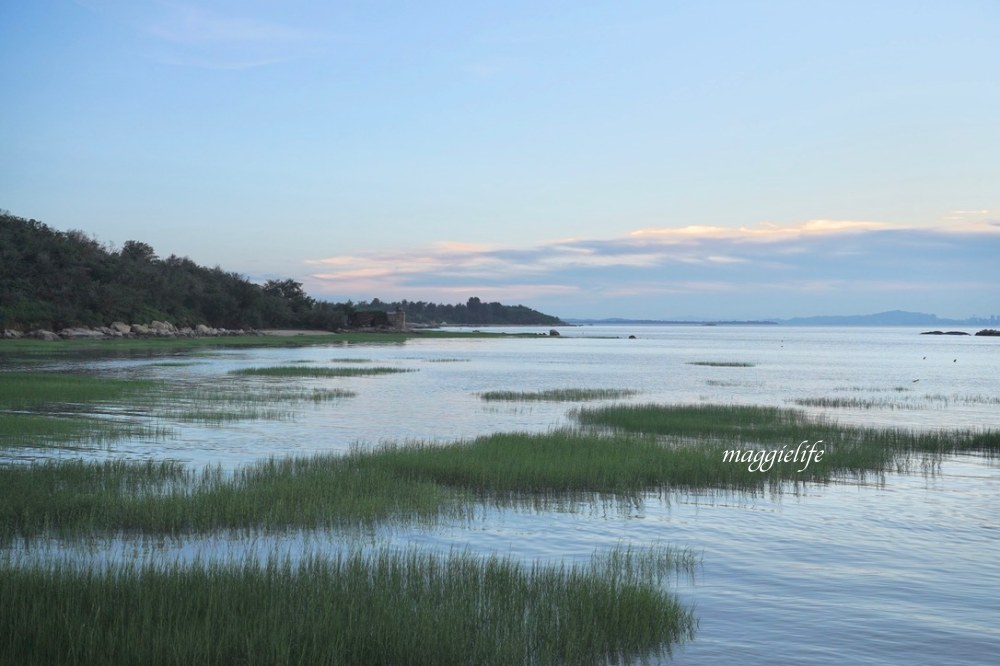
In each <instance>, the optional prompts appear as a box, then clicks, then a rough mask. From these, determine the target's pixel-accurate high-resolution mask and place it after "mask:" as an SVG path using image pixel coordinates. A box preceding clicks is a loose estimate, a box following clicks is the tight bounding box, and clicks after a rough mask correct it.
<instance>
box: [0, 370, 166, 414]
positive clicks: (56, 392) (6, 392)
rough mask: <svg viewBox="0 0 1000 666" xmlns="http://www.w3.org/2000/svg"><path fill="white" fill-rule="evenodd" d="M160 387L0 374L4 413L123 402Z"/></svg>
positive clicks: (125, 381)
mask: <svg viewBox="0 0 1000 666" xmlns="http://www.w3.org/2000/svg"><path fill="white" fill-rule="evenodd" d="M158 385H159V384H158V383H157V382H154V381H149V380H137V379H116V378H113V377H105V376H101V375H96V374H83V373H77V374H70V373H57V372H0V409H28V408H33V409H37V408H41V407H50V406H54V405H67V404H81V403H94V402H110V401H120V400H124V399H126V398H129V397H132V396H135V395H140V394H143V393H147V392H149V391H150V390H152V389H154V388H156V387H157V386H158Z"/></svg>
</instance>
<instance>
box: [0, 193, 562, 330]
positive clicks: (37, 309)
mask: <svg viewBox="0 0 1000 666" xmlns="http://www.w3.org/2000/svg"><path fill="white" fill-rule="evenodd" d="M397 309H402V310H403V312H405V314H406V318H407V320H408V321H409V322H411V323H428V324H464V325H473V326H477V325H502V324H508V325H510V324H523V325H532V324H538V325H552V324H557V323H561V322H560V321H559V319H558V318H556V317H551V316H548V315H544V314H542V313H540V312H537V311H535V310H532V309H530V308H526V307H524V306H520V305H518V306H506V305H501V304H500V303H483V302H481V301H480V300H479V299H478V298H470V299H469V300H468V302H467V303H464V304H457V305H438V304H435V303H425V302H423V301H420V302H413V303H411V302H407V301H403V302H400V303H384V302H382V301H379V299H377V298H376V299H373V300H372V301H371V302H358V303H353V302H351V301H348V302H346V303H330V302H325V301H318V300H316V299H313V298H311V297H309V296H308V295H306V293H305V292H304V291H303V290H302V284H301V283H299V282H296V281H294V280H290V279H287V280H270V281H268V282H267V283H265V284H263V285H258V284H254V283H253V282H250V281H249V280H248V279H247V278H245V277H243V276H242V275H240V274H238V273H234V272H230V271H226V270H223V269H222V268H220V267H218V266H216V267H215V268H206V267H204V266H199V265H198V264H196V263H195V262H193V261H192V260H190V259H188V258H187V257H178V256H176V255H170V256H169V257H166V258H161V257H159V256H157V254H156V252H155V250H154V249H153V248H152V247H151V246H149V245H148V244H146V243H143V242H141V241H137V240H130V241H126V242H125V243H124V244H123V245H122V247H121V248H115V247H112V246H110V245H107V244H103V243H101V242H99V241H97V240H96V239H94V238H92V237H90V236H88V235H87V234H86V233H84V232H82V231H75V230H74V231H66V232H62V231H56V230H54V229H52V228H50V227H48V226H47V225H45V224H43V223H42V222H39V221H38V220H34V219H30V220H29V219H24V218H21V217H17V216H15V215H12V214H10V213H9V212H6V211H0V330H3V329H12V330H22V331H27V330H31V329H39V328H41V329H50V330H60V329H63V328H67V327H73V326H90V327H93V326H107V325H109V324H110V323H112V322H115V321H121V322H126V323H145V322H150V321H154V320H158V321H167V322H171V323H173V324H175V325H177V326H196V325H198V324H205V325H207V326H212V327H220V328H227V329H247V328H256V329H260V328H309V329H326V330H334V329H341V328H350V327H357V326H379V325H388V323H389V320H388V317H387V316H386V314H385V313H386V312H387V311H388V312H394V311H395V310H397ZM366 312H373V313H374V315H372V314H368V315H363V314H362V313H366Z"/></svg>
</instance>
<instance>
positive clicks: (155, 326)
mask: <svg viewBox="0 0 1000 666" xmlns="http://www.w3.org/2000/svg"><path fill="white" fill-rule="evenodd" d="M149 328H150V330H152V331H153V335H156V336H158V337H161V338H165V337H170V336H172V335H176V334H177V329H176V328H174V325H173V324H171V323H170V322H168V321H156V320H153V321H152V322H150V323H149Z"/></svg>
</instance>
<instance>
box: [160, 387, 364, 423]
mask: <svg viewBox="0 0 1000 666" xmlns="http://www.w3.org/2000/svg"><path fill="white" fill-rule="evenodd" d="M355 395H357V394H356V393H355V392H354V391H349V390H347V389H341V388H332V389H328V388H297V387H289V386H276V385H274V384H271V383H265V382H254V381H250V382H243V381H239V382H236V383H230V384H219V385H215V386H197V387H190V386H187V385H185V384H180V385H176V386H173V387H170V388H167V389H166V390H164V391H163V392H162V393H160V394H158V395H157V396H155V398H154V400H153V401H152V402H151V403H150V404H149V405H148V406H147V409H148V411H149V412H150V413H151V414H152V415H154V416H155V417H157V418H162V419H169V420H175V421H182V422H189V423H201V424H205V425H223V424H226V423H231V422H235V421H248V420H270V421H284V420H291V419H294V418H295V416H296V412H295V411H294V409H290V408H291V407H295V406H297V405H302V404H308V403H312V404H314V405H319V404H325V403H330V402H334V401H338V400H343V399H345V398H351V397H354V396H355ZM285 406H287V407H288V408H286V407H285Z"/></svg>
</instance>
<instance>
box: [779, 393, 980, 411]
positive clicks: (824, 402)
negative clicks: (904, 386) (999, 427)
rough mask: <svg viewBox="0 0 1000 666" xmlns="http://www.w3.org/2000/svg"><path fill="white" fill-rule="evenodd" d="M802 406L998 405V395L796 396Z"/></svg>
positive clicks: (905, 407)
mask: <svg viewBox="0 0 1000 666" xmlns="http://www.w3.org/2000/svg"><path fill="white" fill-rule="evenodd" d="M793 402H794V403H795V404H796V405H799V406H802V407H830V408H834V409H840V408H843V409H921V408H926V407H935V406H937V407H946V406H948V405H953V404H954V405H1000V397H996V396H988V395H952V396H947V395H942V394H930V395H922V396H918V395H901V396H899V397H896V398H839V397H838V398H832V397H820V398H796V399H795V400H794V401H793Z"/></svg>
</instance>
